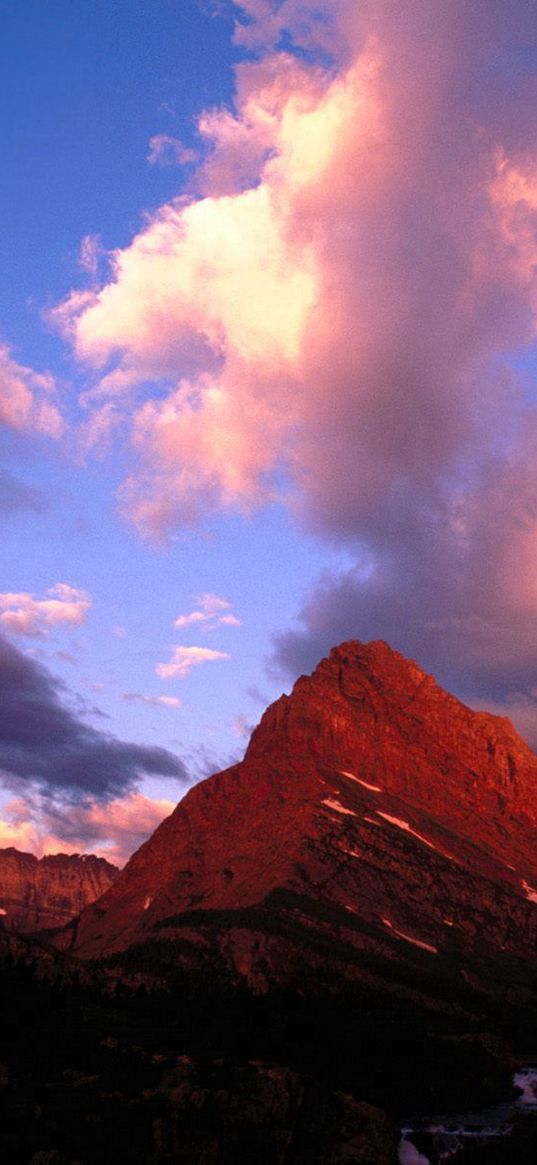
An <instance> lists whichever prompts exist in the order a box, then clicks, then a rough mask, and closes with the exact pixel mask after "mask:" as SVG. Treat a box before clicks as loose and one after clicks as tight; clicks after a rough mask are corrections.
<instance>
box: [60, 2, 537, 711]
mask: <svg viewBox="0 0 537 1165" xmlns="http://www.w3.org/2000/svg"><path fill="white" fill-rule="evenodd" d="M235 10H236V11H237V13H238V14H239V17H240V19H239V24H238V26H237V31H236V35H237V39H239V40H240V41H242V43H243V44H248V46H249V47H250V48H251V49H253V50H254V53H255V56H254V57H253V58H252V59H250V60H249V61H247V62H243V63H242V64H241V65H240V67H239V69H238V72H237V93H236V102H235V108H234V109H233V110H231V111H230V110H226V111H223V110H220V111H216V112H214V111H213V112H210V113H205V114H202V115H201V117H200V120H199V129H200V133H201V136H202V138H203V141H204V146H205V149H206V153H207V157H206V161H205V163H204V165H203V166H202V167H201V168H200V169H199V172H198V174H197V175H196V182H197V184H198V186H197V188H198V189H199V191H200V193H199V196H193V195H190V196H183V197H182V198H180V199H177V200H175V201H173V202H171V203H169V204H167V205H166V206H164V207H162V208H161V209H160V211H159V212H158V213H157V214H155V215H154V216H153V217H152V218H151V219H150V220H148V222H147V224H146V226H145V227H144V229H143V230H142V231H141V232H140V233H139V234H138V235H137V236H136V237H135V238H134V239H133V241H132V243H131V244H130V246H128V247H126V248H124V249H123V250H120V251H118V252H117V253H116V255H115V257H114V273H113V278H111V279H110V281H109V282H108V283H107V284H105V285H104V286H103V287H101V288H100V289H95V290H94V291H93V292H92V293H91V294H90V295H89V296H88V295H87V294H86V293H84V294H81V293H80V292H74V293H73V294H72V295H71V296H70V297H69V298H68V299H67V300H66V301H65V303H64V304H62V305H60V307H59V309H57V318H58V321H59V323H60V324H61V325H62V326H63V327H64V329H66V330H67V333H68V334H69V336H70V337H71V340H72V343H73V345H74V349H75V352H76V354H77V356H78V357H79V358H80V359H81V360H83V361H85V362H86V365H87V367H88V370H89V374H90V376H91V377H92V378H93V385H92V390H91V391H90V392H89V393H88V394H87V395H86V404H87V406H88V408H89V409H90V410H94V409H95V410H99V409H101V408H102V407H103V404H104V405H105V406H106V404H109V403H111V402H115V401H118V400H121V402H122V404H121V407H122V409H123V410H124V411H126V412H127V413H128V415H129V423H130V426H131V429H130V432H131V443H132V454H133V464H132V470H131V473H130V476H129V478H128V480H127V481H126V482H125V484H124V486H123V488H122V492H121V502H122V505H123V508H124V510H125V511H126V513H128V515H129V516H130V517H131V518H132V519H133V520H134V521H135V522H136V523H137V524H138V526H139V528H140V530H141V531H142V532H143V533H145V534H149V535H151V536H154V537H155V536H157V537H158V536H165V535H166V533H167V532H169V531H170V530H172V529H174V528H175V527H177V526H189V525H195V524H196V523H197V522H199V521H200V520H201V519H202V518H203V517H205V516H206V515H208V514H210V513H212V512H218V511H221V510H223V509H232V510H237V509H238V510H242V511H244V512H249V511H251V510H252V509H253V508H255V507H256V506H259V505H262V504H263V503H265V502H267V501H273V500H275V499H280V500H282V501H285V502H286V503H287V504H288V505H290V506H291V507H292V508H293V511H294V513H295V515H296V517H297V519H298V520H299V521H300V522H301V523H302V524H303V525H305V527H306V528H307V529H310V530H313V531H315V532H316V533H320V534H322V535H324V536H326V537H327V538H328V539H330V540H331V541H332V542H334V541H336V542H340V543H345V544H347V545H349V546H351V547H352V548H353V549H354V550H355V551H356V565H355V568H354V569H353V570H352V572H350V574H349V576H346V577H342V578H339V579H332V580H323V581H322V582H321V584H320V585H319V587H318V588H317V589H316V590H315V591H314V593H313V594H312V596H311V599H310V601H309V603H307V604H306V607H305V608H304V611H303V612H302V616H301V617H300V620H299V628H298V631H297V632H296V635H298V640H297V639H296V637H295V639H294V640H293V636H292V635H291V636H290V637H288V639H287V640H286V641H285V642H282V644H281V645H280V646H281V658H282V660H283V659H284V657H285V658H286V659H287V660H288V661H290V659H291V657H292V656H293V653H294V658H295V660H296V659H298V656H299V655H300V652H301V650H302V647H304V643H305V642H306V641H307V644H309V647H310V648H311V649H312V645H313V644H315V645H317V646H318V645H319V642H320V639H322V638H323V637H328V636H329V637H330V639H331V640H332V642H333V641H334V640H335V638H337V631H338V629H340V628H341V629H342V630H343V629H344V632H345V636H348V634H349V633H352V630H353V628H356V627H358V626H362V625H363V626H365V637H366V638H369V637H370V635H369V634H368V628H370V627H372V626H374V627H375V628H377V627H379V626H380V627H381V628H382V627H385V628H387V629H388V630H389V631H391V630H393V629H395V632H396V634H397V635H399V637H400V638H401V639H405V637H406V640H408V643H409V646H410V647H411V648H412V651H413V652H414V653H415V654H418V655H419V654H420V652H421V651H422V650H423V651H425V652H426V653H429V654H430V656H431V657H432V656H435V658H440V659H444V661H445V660H446V659H449V660H450V661H452V666H453V669H454V671H457V668H458V669H459V674H460V673H461V670H464V669H465V668H467V667H469V666H470V663H471V671H472V675H473V677H474V679H473V680H472V682H474V683H478V679H477V678H476V677H477V672H478V667H479V663H478V658H479V657H480V658H481V660H482V661H484V662H483V666H484V663H485V661H486V664H487V666H488V667H489V669H490V667H491V666H492V665H493V664H494V666H496V663H497V666H498V669H501V666H502V662H501V661H502V660H503V661H504V662H503V666H504V668H505V666H506V661H507V660H510V661H511V663H510V664H509V667H510V668H511V671H510V673H509V674H510V681H509V682H512V683H515V680H516V678H517V677H516V675H515V672H516V670H517V668H519V670H520V668H522V665H523V664H524V667H527V666H529V663H528V661H529V659H530V657H531V658H534V657H535V651H536V650H537V632H536V631H535V626H534V625H535V615H536V613H537V612H536V601H537V600H536V589H535V582H534V580H535V578H536V577H537V552H536V549H535V548H536V546H537V494H536V488H537V483H536V478H535V470H534V465H535V434H536V433H537V426H536V416H535V405H534V403H533V399H534V395H535V394H534V390H533V388H532V390H531V392H529V393H528V391H527V385H526V384H525V383H524V382H523V378H522V377H521V376H519V375H518V374H517V373H516V372H515V371H513V370H509V368H508V359H509V353H510V352H513V351H515V350H517V349H520V348H522V347H527V348H529V347H530V346H531V345H532V344H534V343H535V340H536V338H537V248H536V244H535V238H536V225H537V145H536V141H535V132H534V121H533V117H534V114H533V111H534V108H535V98H536V93H535V82H534V79H533V78H531V77H529V76H528V75H527V73H525V72H524V71H523V70H522V69H520V68H518V66H517V64H516V60H515V58H516V51H515V47H514V46H516V45H524V46H532V47H533V48H535V30H534V28H533V25H532V21H531V15H530V13H529V11H528V7H527V5H526V4H523V3H522V2H521V0H520V2H516V3H515V4H509V5H508V4H507V3H504V2H503V0H498V3H491V2H490V0H476V2H475V3H473V4H471V5H468V4H467V3H463V0H453V3H452V4H449V5H446V4H445V3H443V2H440V0H418V2H417V3H415V4H413V5H411V6H406V7H405V8H404V9H403V8H401V7H398V6H397V5H393V4H392V3H391V2H389V0H365V2H364V3H363V4H359V5H358V4H356V3H355V2H354V0H353V2H351V0H333V2H332V3H331V4H328V3H326V2H325V0H323V2H321V0H319V2H317V3H314V2H313V0H311V2H306V0H283V2H282V3H279V4H277V5H275V4H274V3H272V2H269V0H242V2H241V3H239V4H236V5H235ZM284 33H285V34H286V44H287V45H289V43H290V44H291V46H292V45H293V44H294V45H299V46H300V47H301V48H302V49H304V48H305V49H307V50H308V52H307V53H300V54H298V56H297V55H296V54H294V53H293V52H292V51H285V52H284V51H282V49H281V44H282V35H283V34H284ZM154 381H156V382H157V383H158V384H159V394H158V396H157V395H156V394H155V393H154V391H153V390H152V389H149V390H148V389H147V385H148V383H150V382H154ZM135 389H136V392H137V393H140V394H141V397H142V400H141V403H139V399H140V398H139V397H137V398H136V399H135V397H134V395H133V394H134V390H135ZM282 481H283V482H285V487H283V486H282ZM342 594H344V595H345V603H344V604H342V605H340V607H339V608H338V606H337V604H338V600H339V598H340V596H341V595H342ZM191 616H192V618H191V622H192V624H194V622H195V621H196V620H195V619H194V612H192V613H191ZM180 618H182V616H180ZM184 618H189V616H188V615H186V616H184ZM197 622H199V623H202V622H203V620H201V619H197ZM321 624H322V627H321ZM349 624H350V626H349ZM184 625H186V624H184ZM468 627H472V628H473V631H472V634H470V635H469V634H468V632H467V630H463V628H466V629H467V628H468ZM410 629H411V630H410ZM301 637H302V638H301ZM295 649H296V650H295ZM323 649H324V644H323ZM185 650H186V649H185ZM304 650H305V647H304ZM472 661H473V662H472ZM184 666H186V664H184V663H183V662H182V657H179V658H178V659H177V660H172V662H171V663H170V664H161V665H160V667H161V668H164V669H173V668H177V667H179V672H178V673H176V674H181V668H182V667H184ZM450 666H451V664H450ZM498 674H499V673H498ZM505 674H506V673H505ZM517 674H518V673H517ZM517 690H518V689H517Z"/></svg>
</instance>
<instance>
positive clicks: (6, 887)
mask: <svg viewBox="0 0 537 1165" xmlns="http://www.w3.org/2000/svg"><path fill="white" fill-rule="evenodd" d="M118 873H119V870H118V869H117V867H116V866H113V865H111V863H110V862H107V861H105V860H104V859H103V858H97V857H95V856H94V854H54V855H48V856H46V857H44V858H39V859H38V858H36V857H34V855H33V854H26V853H21V852H20V851H19V850H17V849H14V848H13V847H12V846H10V848H9V849H0V916H2V919H3V921H4V925H5V926H7V927H8V929H9V930H11V931H17V932H19V933H30V932H33V931H39V930H45V929H49V928H52V927H56V926H64V925H65V923H66V922H69V920H70V919H71V918H74V916H75V915H77V914H80V911H81V910H83V909H84V907H85V906H87V905H88V904H89V903H90V902H94V900H95V899H96V898H98V897H99V896H100V895H101V894H104V892H105V890H108V887H109V886H111V885H112V882H113V881H114V878H116V877H117V875H118Z"/></svg>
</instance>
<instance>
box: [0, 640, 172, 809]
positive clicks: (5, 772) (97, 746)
mask: <svg viewBox="0 0 537 1165" xmlns="http://www.w3.org/2000/svg"><path fill="white" fill-rule="evenodd" d="M0 692H1V699H0V774H1V778H2V781H3V783H4V784H5V785H6V786H7V787H8V788H12V789H16V790H25V789H27V790H32V789H33V788H38V789H40V790H41V791H42V792H43V793H44V794H45V795H46V796H47V797H48V798H50V799H54V798H56V797H58V796H62V797H64V798H65V797H66V796H69V797H70V798H71V799H74V800H76V799H77V798H78V799H79V800H80V799H81V798H82V799H83V798H84V797H85V796H90V797H91V796H94V797H96V798H98V799H99V800H103V801H105V800H109V799H110V798H113V797H117V796H122V795H124V794H125V792H128V791H130V790H131V788H132V787H133V786H134V785H135V784H136V782H137V781H138V780H139V779H140V777H142V776H143V775H144V774H149V775H159V776H162V777H173V778H176V779H180V780H186V779H187V773H186V770H185V768H184V765H183V764H182V762H181V761H180V760H179V759H178V757H176V756H174V755H173V754H172V753H170V752H168V751H167V750H166V749H164V748H153V747H145V746H142V745H138V744H130V743H127V742H124V741H121V740H117V739H116V737H114V736H111V735H108V734H107V733H104V732H101V731H98V730H97V729H95V728H93V727H91V726H89V725H87V724H86V723H85V722H84V721H83V720H82V719H80V717H79V716H77V715H76V714H75V713H74V712H73V711H71V709H70V708H69V707H68V706H67V704H66V703H65V695H64V689H63V687H62V685H61V684H60V683H59V681H57V680H55V679H54V678H53V676H52V675H51V674H50V672H48V671H47V670H46V669H45V668H44V667H42V666H41V665H39V664H38V663H37V662H36V661H35V660H32V659H29V658H28V657H27V656H25V655H23V653H22V652H20V651H19V650H18V649H17V648H16V647H15V646H14V644H12V643H10V642H9V641H8V640H7V639H5V638H3V637H1V636H0Z"/></svg>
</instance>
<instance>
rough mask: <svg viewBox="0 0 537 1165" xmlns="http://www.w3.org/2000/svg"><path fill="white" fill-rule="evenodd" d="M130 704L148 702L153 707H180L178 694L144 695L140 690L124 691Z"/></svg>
mask: <svg viewBox="0 0 537 1165" xmlns="http://www.w3.org/2000/svg"><path fill="white" fill-rule="evenodd" d="M123 699H124V700H126V701H127V703H128V704H148V705H149V706H150V707H152V708H180V707H181V701H180V699H179V698H178V696H142V695H141V694H140V692H124V693H123Z"/></svg>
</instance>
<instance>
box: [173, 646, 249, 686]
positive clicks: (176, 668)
mask: <svg viewBox="0 0 537 1165" xmlns="http://www.w3.org/2000/svg"><path fill="white" fill-rule="evenodd" d="M216 659H231V656H230V655H228V653H227V651H213V649H212V648H211V647H174V648H173V654H172V658H171V660H170V662H169V663H158V664H157V666H156V669H155V670H156V673H157V675H158V676H160V678H161V679H163V680H172V679H185V677H186V676H188V675H189V674H190V672H191V671H192V668H193V667H197V666H198V665H199V664H202V663H210V662H211V661H212V660H216Z"/></svg>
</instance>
